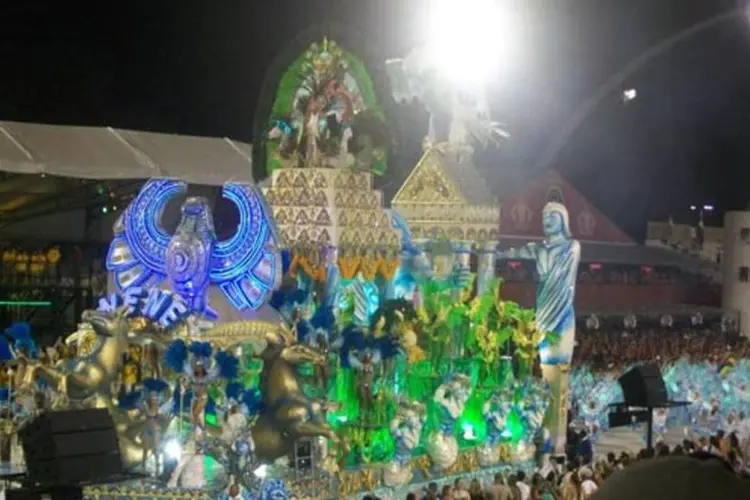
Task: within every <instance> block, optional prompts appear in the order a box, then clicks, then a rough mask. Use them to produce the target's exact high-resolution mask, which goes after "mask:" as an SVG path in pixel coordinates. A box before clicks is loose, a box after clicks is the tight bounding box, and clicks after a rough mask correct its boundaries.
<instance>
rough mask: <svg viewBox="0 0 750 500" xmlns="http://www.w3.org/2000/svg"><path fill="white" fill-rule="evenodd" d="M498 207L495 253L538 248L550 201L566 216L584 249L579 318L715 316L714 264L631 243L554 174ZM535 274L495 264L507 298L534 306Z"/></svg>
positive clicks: (517, 189)
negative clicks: (698, 312)
mask: <svg viewBox="0 0 750 500" xmlns="http://www.w3.org/2000/svg"><path fill="white" fill-rule="evenodd" d="M500 201H501V204H502V212H501V222H500V238H499V240H500V241H499V245H498V246H499V247H500V248H506V247H510V246H518V245H520V244H523V243H526V242H528V241H533V240H541V239H542V238H543V235H542V220H541V213H542V208H543V207H544V205H545V204H546V203H547V202H548V201H558V202H561V203H563V204H564V205H565V206H566V207H567V208H568V212H569V214H570V227H571V232H572V233H573V235H574V236H575V238H576V239H578V240H579V241H580V242H581V245H582V252H581V265H580V268H579V276H578V285H577V292H576V307H577V312H578V314H579V315H586V314H590V313H605V314H606V313H611V314H615V315H616V314H624V313H627V312H634V313H638V312H639V311H643V312H644V313H648V312H656V311H665V310H672V309H677V310H680V311H687V312H689V311H691V310H694V309H695V308H692V309H691V307H692V306H686V305H688V304H692V305H696V306H713V307H715V308H716V310H717V311H718V306H719V303H720V288H719V285H718V284H717V283H716V279H714V278H715V275H717V273H716V264H715V263H714V262H712V261H706V260H701V259H698V258H696V257H695V256H692V255H690V254H689V253H687V252H681V251H676V250H675V249H674V248H672V247H670V246H668V245H658V246H650V245H640V244H638V243H636V242H635V241H634V240H633V239H632V238H631V237H630V236H628V235H627V234H625V233H624V232H623V231H622V230H621V229H620V228H618V227H617V226H616V225H615V224H614V223H613V222H612V221H610V220H609V218H607V217H606V216H605V215H604V214H602V213H601V212H600V211H599V210H598V209H597V208H596V207H595V206H593V205H592V204H591V203H589V201H588V200H587V199H586V198H585V197H584V196H583V195H582V194H581V193H580V192H579V191H578V190H576V189H575V188H573V187H572V186H571V185H570V184H569V183H568V182H567V180H566V179H565V178H564V177H563V176H562V175H560V174H559V173H558V172H555V171H550V172H548V173H547V174H546V175H544V176H542V177H539V178H537V179H533V180H531V181H530V182H527V183H525V184H520V185H516V186H513V187H512V189H508V190H507V191H506V194H505V195H504V196H500ZM711 237H713V233H711ZM534 272H535V270H534V266H533V265H531V264H530V263H527V262H522V261H517V260H512V259H511V260H506V261H500V262H498V273H499V274H500V275H501V276H502V277H503V278H504V279H505V282H506V283H505V285H504V287H503V292H504V295H505V296H506V297H507V298H510V299H514V300H518V301H519V302H522V303H524V304H527V305H530V304H533V301H534V293H535V288H536V285H535V283H534V280H535V276H534Z"/></svg>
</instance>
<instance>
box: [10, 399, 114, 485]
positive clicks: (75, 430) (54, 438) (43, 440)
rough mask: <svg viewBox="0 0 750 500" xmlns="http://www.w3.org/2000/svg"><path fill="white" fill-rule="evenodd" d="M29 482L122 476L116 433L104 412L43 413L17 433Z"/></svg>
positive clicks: (56, 482) (68, 482)
mask: <svg viewBox="0 0 750 500" xmlns="http://www.w3.org/2000/svg"><path fill="white" fill-rule="evenodd" d="M19 437H20V439H21V446H22V447H23V453H24V456H25V458H26V469H27V475H28V479H29V481H30V482H32V483H35V484H37V485H41V486H75V485H80V484H82V483H96V482H99V481H106V480H107V479H108V478H112V477H113V476H118V475H122V474H123V465H122V458H121V457H120V447H119V444H118V441H117V431H116V430H115V424H114V421H113V420H112V416H111V415H110V414H109V412H108V411H107V410H79V411H53V412H47V413H44V414H42V415H40V416H39V417H37V418H35V419H34V420H32V421H31V422H29V423H28V424H27V425H26V426H25V427H24V428H23V429H21V431H20V432H19Z"/></svg>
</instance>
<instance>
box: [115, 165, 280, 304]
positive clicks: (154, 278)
mask: <svg viewBox="0 0 750 500" xmlns="http://www.w3.org/2000/svg"><path fill="white" fill-rule="evenodd" d="M185 191H187V185H186V184H185V183H183V182H178V181H174V180H171V179H151V180H149V181H148V182H147V183H146V184H145V185H144V186H143V188H142V189H141V191H140V192H139V193H138V196H136V198H135V199H134V200H133V202H132V203H131V204H130V205H129V206H128V208H127V209H126V210H125V211H124V212H123V214H122V216H121V217H120V218H119V219H118V221H117V223H116V224H115V227H114V233H115V237H114V239H113V241H112V244H111V246H110V248H109V253H108V255H107V270H108V271H110V272H112V273H113V278H114V282H115V284H116V286H117V288H118V289H119V290H122V291H124V290H127V289H130V288H133V287H143V286H145V287H150V286H156V285H158V284H160V283H161V282H162V281H164V280H165V279H166V280H167V282H168V283H169V285H170V287H171V288H172V290H173V291H174V292H175V293H177V294H179V295H180V296H181V297H182V298H183V299H184V300H185V302H187V303H188V305H189V306H190V307H191V312H194V313H197V314H202V315H205V316H208V317H210V318H212V319H215V316H216V313H215V312H214V311H213V309H211V308H210V307H209V304H208V291H209V287H210V286H211V285H215V286H216V287H217V288H219V289H220V290H221V291H222V292H223V293H224V295H225V296H226V297H227V299H228V300H229V302H230V303H231V304H232V305H233V306H234V307H235V308H237V309H239V310H244V309H257V308H258V307H260V305H261V304H262V303H263V302H264V301H265V298H266V296H267V295H269V294H270V292H271V291H273V290H274V288H275V287H276V284H277V283H278V281H279V275H280V270H281V260H280V255H279V252H278V249H277V238H276V232H275V230H274V227H273V221H272V219H271V216H270V212H269V211H268V209H267V208H266V206H265V203H264V200H263V197H262V196H261V194H260V193H259V192H258V191H256V190H255V189H254V188H253V187H252V186H250V185H247V184H240V183H234V182H228V183H227V184H225V185H224V189H223V193H222V194H223V196H224V198H226V199H228V200H230V201H231V202H233V203H234V205H235V207H236V208H237V211H238V213H239V223H238V225H237V231H236V233H235V234H234V235H233V236H231V237H230V238H228V239H226V240H219V239H218V238H217V237H216V234H215V232H214V225H213V214H212V212H211V208H210V206H209V204H208V201H207V200H206V199H204V198H199V197H191V198H188V199H187V200H186V201H185V203H184V204H183V205H182V216H181V218H180V223H179V224H178V226H177V229H176V231H175V232H174V234H169V233H168V232H167V231H166V230H165V229H164V227H163V225H162V223H161V216H162V213H163V211H164V207H165V205H166V204H167V202H168V201H169V200H170V199H171V198H173V197H175V196H176V195H178V194H180V193H184V192H185Z"/></svg>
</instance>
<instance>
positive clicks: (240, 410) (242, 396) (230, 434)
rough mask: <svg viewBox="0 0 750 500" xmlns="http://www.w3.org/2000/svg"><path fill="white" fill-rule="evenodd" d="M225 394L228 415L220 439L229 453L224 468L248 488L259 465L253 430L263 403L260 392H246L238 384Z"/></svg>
mask: <svg viewBox="0 0 750 500" xmlns="http://www.w3.org/2000/svg"><path fill="white" fill-rule="evenodd" d="M225 393H226V397H227V401H226V404H225V406H226V414H225V422H224V425H222V428H221V437H220V439H221V441H222V443H223V444H224V446H225V447H226V449H227V450H228V451H229V453H228V454H227V455H228V456H227V458H228V459H229V463H228V464H225V465H226V466H227V471H228V472H229V474H230V475H231V476H232V477H233V478H234V479H235V480H239V481H240V483H244V484H245V485H246V486H248V484H247V483H248V477H249V475H251V474H252V468H253V467H254V464H255V463H256V457H255V441H253V436H252V429H251V427H252V424H253V423H254V422H255V419H256V417H257V416H258V413H259V412H260V410H261V408H262V406H263V403H262V400H261V397H260V393H259V392H258V390H257V389H252V390H245V389H244V388H243V387H242V385H241V384H239V383H237V382H231V383H229V384H227V387H226V391H225Z"/></svg>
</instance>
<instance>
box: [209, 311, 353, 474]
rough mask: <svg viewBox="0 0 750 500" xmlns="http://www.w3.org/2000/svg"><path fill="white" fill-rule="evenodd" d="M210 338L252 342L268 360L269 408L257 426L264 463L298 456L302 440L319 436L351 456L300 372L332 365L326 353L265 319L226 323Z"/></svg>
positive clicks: (265, 394)
mask: <svg viewBox="0 0 750 500" xmlns="http://www.w3.org/2000/svg"><path fill="white" fill-rule="evenodd" d="M204 338H207V339H217V340H218V339H219V338H222V339H225V342H226V340H227V339H231V341H230V342H231V343H244V344H251V345H253V350H254V352H255V354H256V355H257V356H258V357H260V358H261V359H262V360H263V371H262V372H261V374H260V381H261V382H260V390H261V395H262V398H263V403H264V409H263V411H261V413H260V415H259V416H258V420H257V421H256V422H255V425H254V426H253V428H252V436H253V441H254V442H255V453H256V456H257V457H258V458H259V459H261V460H267V461H271V460H275V459H277V458H279V457H282V456H284V455H287V454H289V453H290V452H292V451H293V447H294V443H295V442H296V441H297V440H298V439H300V438H315V437H325V438H327V439H329V440H331V441H332V442H333V443H334V445H335V446H338V447H339V448H340V449H343V451H344V453H343V455H344V456H345V455H346V444H345V443H344V442H343V441H342V440H341V439H340V438H339V437H338V436H337V435H336V433H335V432H334V431H333V429H331V427H330V426H329V425H328V424H327V423H326V419H325V412H324V409H323V406H322V405H321V404H320V403H319V402H318V401H313V400H310V399H309V398H308V397H307V396H306V395H305V393H304V391H303V390H302V384H301V383H300V380H299V377H298V374H297V369H296V368H295V367H296V366H297V365H300V364H302V363H312V364H313V365H315V366H321V365H324V364H326V363H328V360H327V357H326V356H325V355H324V354H323V353H322V352H320V351H318V350H317V349H314V348H312V347H310V346H308V345H306V344H300V343H297V342H296V338H295V336H294V334H293V333H292V332H291V331H289V329H288V328H287V327H286V326H284V325H280V324H274V323H269V322H262V321H247V322H238V323H228V324H225V325H220V326H217V327H216V328H213V329H211V330H209V331H208V332H206V334H205V336H204ZM342 447H343V448H342ZM342 459H343V457H342Z"/></svg>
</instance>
